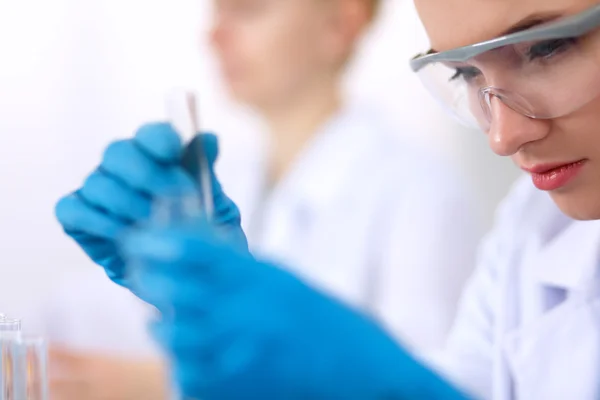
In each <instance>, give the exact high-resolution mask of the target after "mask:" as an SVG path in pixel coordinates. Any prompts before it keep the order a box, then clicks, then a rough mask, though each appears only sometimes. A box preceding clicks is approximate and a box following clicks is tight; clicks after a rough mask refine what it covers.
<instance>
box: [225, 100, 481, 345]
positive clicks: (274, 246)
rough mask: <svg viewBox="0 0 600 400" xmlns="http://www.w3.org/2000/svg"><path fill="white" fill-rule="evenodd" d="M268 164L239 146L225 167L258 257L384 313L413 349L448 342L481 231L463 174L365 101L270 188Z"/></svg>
mask: <svg viewBox="0 0 600 400" xmlns="http://www.w3.org/2000/svg"><path fill="white" fill-rule="evenodd" d="M263 149H264V147H263ZM257 150H258V151H257ZM268 158H269V157H268V154H266V152H265V151H260V149H256V148H255V149H252V148H251V147H250V148H249V147H248V146H243V147H238V148H237V150H236V149H234V148H231V147H230V148H229V152H228V154H227V155H226V156H224V157H223V159H222V160H221V162H220V170H221V172H222V173H221V175H220V177H221V180H222V182H223V185H224V188H225V190H226V191H227V193H228V194H229V196H230V197H231V198H232V199H233V200H234V201H235V202H237V203H238V205H239V207H240V209H241V212H242V221H243V225H244V228H245V230H246V232H247V233H248V236H249V239H250V244H251V247H252V248H253V249H254V250H255V253H257V254H259V255H262V256H264V257H267V258H270V259H274V260H275V261H277V262H280V263H282V264H284V265H286V266H287V267H289V268H291V270H292V271H294V272H295V273H297V274H298V275H299V276H301V277H303V278H305V279H307V280H308V281H309V282H311V283H313V284H315V285H316V286H317V287H320V288H321V289H323V290H325V291H327V292H330V293H332V294H334V295H336V296H339V297H341V298H342V299H344V300H346V301H347V302H349V303H350V304H353V305H354V306H357V307H360V308H363V309H365V310H366V311H368V312H371V313H373V314H375V315H376V316H378V317H379V318H380V319H381V320H382V321H383V322H384V323H385V324H386V325H387V326H388V328H389V329H391V330H392V332H393V333H394V334H395V335H396V336H397V337H400V338H401V339H402V340H403V341H404V342H405V343H407V344H409V345H414V346H416V348H417V349H422V348H426V349H427V348H439V347H441V346H442V344H443V341H444V339H445V337H446V333H447V330H448V328H449V326H450V324H451V322H452V321H453V319H454V313H455V307H456V303H457V301H458V298H459V296H460V293H461V290H462V287H463V284H464V281H465V280H466V279H467V277H468V276H469V275H470V273H471V270H472V267H473V265H474V263H475V254H476V247H477V244H478V241H479V238H480V235H481V229H480V227H481V224H480V223H479V213H478V210H477V208H476V207H475V206H474V204H473V201H472V200H473V197H472V195H471V193H470V191H469V190H467V187H466V186H465V184H464V182H463V181H462V180H461V179H460V178H459V176H458V174H457V172H456V171H455V170H454V169H453V168H452V167H451V166H450V165H449V164H447V163H444V162H442V161H440V160H439V159H438V158H436V157H435V156H434V155H432V154H431V153H430V152H429V151H428V150H427V149H425V148H422V147H421V146H419V145H416V144H415V143H414V142H413V141H411V140H400V139H399V138H398V135H397V134H396V133H395V132H394V131H393V129H391V128H390V127H389V125H387V124H386V122H385V117H384V116H383V115H382V114H381V113H379V112H377V111H375V110H372V109H370V108H369V107H367V106H365V105H360V106H358V105H352V106H348V107H347V108H345V109H344V110H342V111H341V112H340V113H339V114H337V115H335V116H333V117H332V118H331V120H330V121H329V122H328V123H326V124H325V126H324V127H322V128H321V129H320V130H319V131H318V132H317V134H316V136H315V137H314V138H313V139H312V140H311V141H310V142H309V143H308V145H307V146H306V147H305V148H304V150H303V151H302V152H301V154H300V155H299V157H298V158H297V160H295V162H294V164H293V165H292V167H291V169H290V170H289V172H288V173H287V174H286V176H284V177H283V178H282V180H281V181H280V182H278V183H277V184H276V185H275V186H274V187H272V188H271V187H268V182H267V181H266V180H267V175H268V171H267V169H266V165H265V163H266V160H267V159H268Z"/></svg>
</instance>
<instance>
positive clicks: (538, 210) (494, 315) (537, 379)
mask: <svg viewBox="0 0 600 400" xmlns="http://www.w3.org/2000/svg"><path fill="white" fill-rule="evenodd" d="M461 303H462V305H461V307H460V312H459V315H458V317H457V321H456V324H455V326H454V328H453V330H452V333H451V335H450V339H449V343H448V348H447V351H446V352H445V353H444V354H443V355H442V356H441V357H440V358H438V360H437V361H438V362H439V363H440V364H441V367H442V369H443V370H444V371H445V372H446V373H447V374H448V375H449V376H450V377H452V378H454V379H455V380H456V381H457V382H459V383H460V384H462V385H463V386H464V387H465V388H466V389H467V390H469V391H470V392H471V393H473V394H475V395H477V396H478V397H479V398H482V399H494V400H509V399H523V400H529V399H536V400H538V399H539V400H554V399H556V400H566V399H569V400H571V399H573V400H597V399H600V221H587V222H582V221H574V220H572V219H569V218H568V217H566V216H565V215H564V214H562V213H561V212H560V210H559V209H558V208H557V206H556V205H555V204H554V203H553V201H552V200H551V199H550V197H549V196H548V194H546V193H543V192H540V191H538V190H536V189H535V188H534V187H533V185H532V184H531V181H530V179H529V178H527V179H524V180H523V181H521V182H519V183H518V184H517V186H516V187H515V189H514V190H513V192H512V193H511V195H510V196H509V197H508V198H507V199H506V200H505V201H504V204H503V205H502V206H501V208H500V209H499V212H498V220H497V224H496V227H495V229H494V230H493V232H492V233H491V234H490V235H489V237H488V238H487V240H486V241H485V243H484V245H483V246H482V249H481V253H480V258H479V266H478V268H477V271H476V273H475V274H474V276H473V277H472V279H471V281H470V283H469V285H468V288H467V289H466V291H465V294H464V297H463V299H462V301H461Z"/></svg>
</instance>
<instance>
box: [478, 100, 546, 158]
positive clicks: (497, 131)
mask: <svg viewBox="0 0 600 400" xmlns="http://www.w3.org/2000/svg"><path fill="white" fill-rule="evenodd" d="M490 103H491V104H490V108H491V110H490V112H491V116H492V119H491V125H490V129H489V131H488V138H489V143H490V147H491V149H492V151H494V153H496V154H498V155H499V156H512V155H513V154H515V153H516V152H518V151H519V149H520V148H521V147H523V146H524V145H525V144H527V143H531V142H535V141H537V140H541V139H543V138H544V137H546V136H547V135H548V132H549V130H550V127H549V126H550V122H549V121H548V120H539V119H533V118H529V117H527V116H525V115H523V114H521V113H519V112H517V111H515V110H513V109H512V108H510V107H508V106H507V105H506V104H504V103H503V102H502V100H500V99H499V98H497V97H496V96H493V98H491V99H490Z"/></svg>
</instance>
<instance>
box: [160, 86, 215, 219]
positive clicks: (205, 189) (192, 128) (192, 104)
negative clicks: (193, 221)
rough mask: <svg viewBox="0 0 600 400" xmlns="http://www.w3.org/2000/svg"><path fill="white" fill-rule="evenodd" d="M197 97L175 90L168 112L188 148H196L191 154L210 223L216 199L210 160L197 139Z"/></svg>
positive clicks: (198, 125) (172, 92)
mask: <svg viewBox="0 0 600 400" xmlns="http://www.w3.org/2000/svg"><path fill="white" fill-rule="evenodd" d="M196 107H197V101H196V95H195V94H194V93H193V92H190V91H183V90H174V91H171V93H170V94H169V95H168V96H167V112H168V114H169V117H170V119H171V122H172V123H173V126H174V127H175V129H177V130H178V132H179V134H180V135H181V137H182V138H183V140H188V144H187V146H194V148H193V149H190V150H192V151H191V153H192V154H194V155H195V156H196V158H195V160H194V162H196V163H197V165H196V166H197V171H198V175H197V176H195V177H194V179H196V181H197V182H198V185H199V187H200V193H201V195H202V205H203V208H204V210H203V211H204V213H205V216H206V218H207V219H208V220H209V221H210V220H211V219H212V217H213V214H214V199H213V192H212V178H211V173H210V170H209V163H208V158H207V156H206V152H205V149H204V146H203V144H202V140H201V139H200V138H196V139H194V138H195V136H196V135H197V134H198V133H200V124H199V119H198V113H197V108H196Z"/></svg>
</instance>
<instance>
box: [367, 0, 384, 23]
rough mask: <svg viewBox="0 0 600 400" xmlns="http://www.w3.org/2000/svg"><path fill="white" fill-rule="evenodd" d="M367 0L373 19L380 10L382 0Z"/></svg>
mask: <svg viewBox="0 0 600 400" xmlns="http://www.w3.org/2000/svg"><path fill="white" fill-rule="evenodd" d="M365 1H366V2H367V6H368V7H369V13H370V15H369V17H370V18H371V20H373V19H375V18H376V17H377V13H378V12H379V8H380V7H381V0H365Z"/></svg>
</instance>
